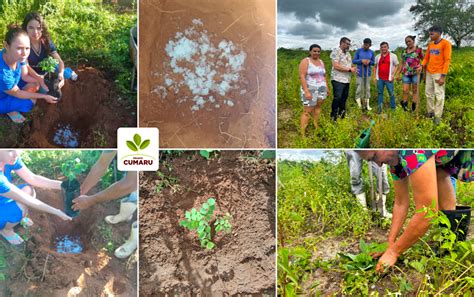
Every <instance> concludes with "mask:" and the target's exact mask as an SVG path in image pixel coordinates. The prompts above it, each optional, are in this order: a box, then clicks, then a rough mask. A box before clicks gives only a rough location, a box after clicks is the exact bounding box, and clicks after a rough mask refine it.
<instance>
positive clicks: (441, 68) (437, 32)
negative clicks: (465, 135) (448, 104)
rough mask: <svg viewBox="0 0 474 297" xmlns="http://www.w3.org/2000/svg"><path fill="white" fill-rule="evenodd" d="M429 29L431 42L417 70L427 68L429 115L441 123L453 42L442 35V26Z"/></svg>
mask: <svg viewBox="0 0 474 297" xmlns="http://www.w3.org/2000/svg"><path fill="white" fill-rule="evenodd" d="M428 30H429V32H430V39H431V42H430V44H429V45H428V49H427V50H426V54H425V58H424V59H423V62H422V63H421V66H420V67H418V69H417V71H418V73H421V70H422V67H424V68H425V69H426V86H425V95H426V109H427V116H428V117H430V118H432V117H434V122H435V123H436V124H439V123H440V122H441V116H442V115H443V108H444V90H445V80H446V75H447V74H448V69H449V63H450V61H451V43H450V42H449V41H448V40H446V39H444V38H442V37H441V35H442V33H443V30H442V29H441V27H440V26H437V25H435V26H432V27H431V28H429V29H428Z"/></svg>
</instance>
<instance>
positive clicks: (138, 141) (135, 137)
mask: <svg viewBox="0 0 474 297" xmlns="http://www.w3.org/2000/svg"><path fill="white" fill-rule="evenodd" d="M133 141H134V142H135V144H136V145H137V147H140V144H141V143H142V137H141V136H140V135H139V134H138V133H135V135H133Z"/></svg>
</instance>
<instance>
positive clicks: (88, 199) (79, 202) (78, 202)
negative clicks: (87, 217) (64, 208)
mask: <svg viewBox="0 0 474 297" xmlns="http://www.w3.org/2000/svg"><path fill="white" fill-rule="evenodd" d="M94 204H95V203H94V200H93V198H92V196H87V195H80V196H79V197H77V198H76V199H74V200H72V207H71V208H72V210H75V211H78V210H84V209H87V208H89V207H91V206H92V205H94Z"/></svg>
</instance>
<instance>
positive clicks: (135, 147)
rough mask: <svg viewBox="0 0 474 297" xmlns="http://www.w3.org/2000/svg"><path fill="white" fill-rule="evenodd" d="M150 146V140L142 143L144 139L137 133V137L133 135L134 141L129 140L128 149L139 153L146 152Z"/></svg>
mask: <svg viewBox="0 0 474 297" xmlns="http://www.w3.org/2000/svg"><path fill="white" fill-rule="evenodd" d="M149 145H150V139H145V140H144V141H143V142H142V137H141V136H140V135H139V134H138V133H135V135H133V141H130V140H127V146H128V148H129V149H131V150H132V151H134V152H138V151H139V150H144V149H146V148H147V147H148V146H149Z"/></svg>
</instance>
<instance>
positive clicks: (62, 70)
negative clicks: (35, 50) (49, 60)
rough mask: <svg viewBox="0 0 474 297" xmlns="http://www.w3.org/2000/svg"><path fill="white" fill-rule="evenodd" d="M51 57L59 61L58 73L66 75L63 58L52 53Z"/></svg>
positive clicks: (56, 53)
mask: <svg viewBox="0 0 474 297" xmlns="http://www.w3.org/2000/svg"><path fill="white" fill-rule="evenodd" d="M51 57H53V58H54V59H56V61H58V72H59V74H61V75H62V74H64V62H63V60H62V59H61V56H60V55H59V54H58V52H54V53H52V54H51Z"/></svg>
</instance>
